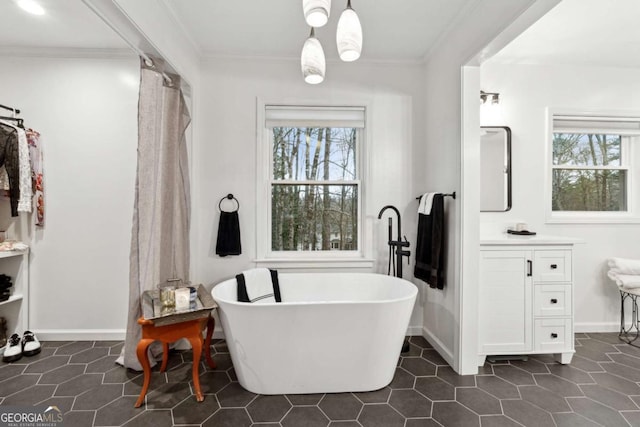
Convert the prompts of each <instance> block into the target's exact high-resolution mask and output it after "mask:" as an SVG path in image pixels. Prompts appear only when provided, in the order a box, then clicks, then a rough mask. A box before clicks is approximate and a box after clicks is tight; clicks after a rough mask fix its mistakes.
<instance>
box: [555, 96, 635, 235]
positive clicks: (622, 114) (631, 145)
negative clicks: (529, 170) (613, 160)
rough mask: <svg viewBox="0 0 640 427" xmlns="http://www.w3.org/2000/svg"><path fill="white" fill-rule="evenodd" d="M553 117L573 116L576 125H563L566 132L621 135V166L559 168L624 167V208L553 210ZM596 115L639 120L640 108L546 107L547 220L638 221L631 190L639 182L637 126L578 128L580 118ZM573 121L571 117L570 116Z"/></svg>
mask: <svg viewBox="0 0 640 427" xmlns="http://www.w3.org/2000/svg"><path fill="white" fill-rule="evenodd" d="M554 118H556V119H560V118H562V119H565V120H569V119H575V122H576V127H575V128H568V127H567V128H562V129H561V131H562V132H565V133H570V132H573V133H588V131H589V132H591V133H595V132H601V133H609V134H615V135H621V136H622V146H621V154H622V156H621V159H620V166H609V167H607V166H571V167H566V166H563V167H562V168H561V169H574V170H594V169H601V170H604V169H613V170H626V171H627V183H626V185H627V192H626V197H627V200H626V202H627V210H626V211H623V212H615V211H606V212H594V211H588V212H587V211H553V206H552V197H553V170H554V169H557V167H554V165H553V135H554V133H556V129H555V127H554ZM596 119H600V120H609V121H611V122H620V123H625V122H626V123H631V122H636V123H640V112H636V111H634V112H630V111H579V110H571V109H555V108H548V109H547V140H546V145H545V149H546V156H545V159H546V165H545V167H546V174H545V181H546V182H545V211H546V222H547V223H551V224H553V223H567V224H589V223H602V224H615V223H640V209H639V208H640V207H639V206H638V204H639V203H640V200H639V198H638V197H637V196H636V195H635V194H634V189H635V188H637V187H638V186H639V185H638V177H639V176H640V174H638V172H637V171H636V170H635V167H634V166H635V165H638V164H640V163H638V161H637V160H638V159H636V157H637V156H638V154H640V150H639V149H638V144H640V126H639V127H638V128H636V129H632V128H631V126H629V129H616V130H615V132H611V129H607V128H606V127H603V128H602V129H596V128H589V129H588V130H587V129H584V128H582V129H581V128H580V127H579V125H578V124H577V123H578V122H579V121H580V120H584V121H594V120H596ZM572 121H573V120H572Z"/></svg>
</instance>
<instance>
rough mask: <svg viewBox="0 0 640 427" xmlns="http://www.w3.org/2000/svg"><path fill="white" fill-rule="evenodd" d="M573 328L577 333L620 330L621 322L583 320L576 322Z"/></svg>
mask: <svg viewBox="0 0 640 427" xmlns="http://www.w3.org/2000/svg"><path fill="white" fill-rule="evenodd" d="M573 330H574V332H576V333H585V332H619V331H620V322H582V323H574V324H573Z"/></svg>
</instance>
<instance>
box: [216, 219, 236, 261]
mask: <svg viewBox="0 0 640 427" xmlns="http://www.w3.org/2000/svg"><path fill="white" fill-rule="evenodd" d="M241 253H242V248H241V247H240V220H239V218H238V211H235V212H220V223H219V224H218V240H217V242H216V254H218V255H220V256H227V255H240V254H241Z"/></svg>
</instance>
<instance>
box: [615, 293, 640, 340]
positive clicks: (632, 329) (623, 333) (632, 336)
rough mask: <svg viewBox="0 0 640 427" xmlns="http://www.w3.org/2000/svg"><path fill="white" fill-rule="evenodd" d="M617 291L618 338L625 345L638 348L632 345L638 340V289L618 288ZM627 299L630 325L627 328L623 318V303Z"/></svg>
mask: <svg viewBox="0 0 640 427" xmlns="http://www.w3.org/2000/svg"><path fill="white" fill-rule="evenodd" d="M618 290H619V291H620V333H619V334H618V338H620V340H621V341H624V342H626V343H627V344H631V345H633V346H635V347H640V346H639V345H636V344H634V341H636V340H637V339H638V338H640V328H639V327H638V296H640V288H639V289H635V288H634V289H627V288H622V287H619V286H618ZM627 298H628V299H630V300H631V325H629V327H628V328H627V327H626V322H625V318H624V302H625V300H626V299H627Z"/></svg>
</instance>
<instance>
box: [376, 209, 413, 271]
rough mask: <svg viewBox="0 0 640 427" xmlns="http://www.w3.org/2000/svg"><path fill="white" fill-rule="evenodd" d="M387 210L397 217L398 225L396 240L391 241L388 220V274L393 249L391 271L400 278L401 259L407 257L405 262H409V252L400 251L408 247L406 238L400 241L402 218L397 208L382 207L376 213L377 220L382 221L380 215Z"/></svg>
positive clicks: (390, 221)
mask: <svg viewBox="0 0 640 427" xmlns="http://www.w3.org/2000/svg"><path fill="white" fill-rule="evenodd" d="M387 209H391V210H393V211H394V212H395V213H396V217H397V220H396V222H397V225H398V234H397V237H396V240H392V235H391V234H392V233H391V227H392V225H391V223H392V220H391V218H389V240H388V245H389V272H390V271H391V264H392V263H393V262H392V257H393V251H394V248H395V256H396V257H395V258H396V261H395V263H393V271H394V273H395V276H396V277H402V257H404V256H406V257H407V261H408V260H409V255H411V251H408V250H404V249H402V248H403V247H409V242H408V241H407V237H406V236H405V238H404V240H402V218H401V216H400V211H399V210H398V208H396V207H395V206H392V205H387V206H385V207H383V208H382V209H380V213H378V219H382V214H383V213H384V211H386V210H387Z"/></svg>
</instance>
